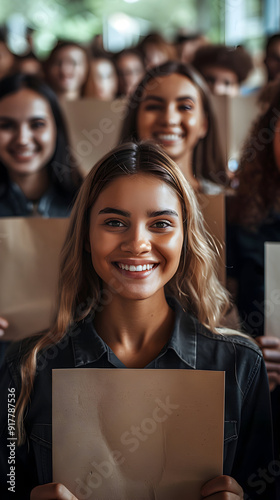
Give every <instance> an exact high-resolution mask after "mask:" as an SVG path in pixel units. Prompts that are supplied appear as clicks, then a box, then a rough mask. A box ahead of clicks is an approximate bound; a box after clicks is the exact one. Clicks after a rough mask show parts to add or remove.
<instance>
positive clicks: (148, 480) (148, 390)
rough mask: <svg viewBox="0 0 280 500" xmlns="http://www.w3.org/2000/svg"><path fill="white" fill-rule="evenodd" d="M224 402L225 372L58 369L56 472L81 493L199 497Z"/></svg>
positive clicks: (95, 499) (118, 498)
mask: <svg viewBox="0 0 280 500" xmlns="http://www.w3.org/2000/svg"><path fill="white" fill-rule="evenodd" d="M223 408H224V372H214V371H199V370H162V369H159V370H149V369H144V370H141V369H129V370H128V369H91V368H88V369H84V368H82V369H81V368H75V369H62V370H53V480H54V481H59V482H61V483H63V484H64V485H65V486H66V487H67V488H68V489H69V490H70V491H71V492H72V493H73V494H74V495H76V497H77V498H78V499H79V500H84V499H88V500H131V499H133V500H155V499H156V500H170V499H171V498H174V499H176V500H186V499H192V500H200V498H201V497H200V488H201V486H202V485H203V484H204V483H205V482H206V481H208V480H210V479H212V478H214V477H216V476H217V475H220V474H222V470H223V428H224V409H223Z"/></svg>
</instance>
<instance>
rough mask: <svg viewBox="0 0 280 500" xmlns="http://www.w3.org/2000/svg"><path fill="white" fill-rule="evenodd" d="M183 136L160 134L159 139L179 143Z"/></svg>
mask: <svg viewBox="0 0 280 500" xmlns="http://www.w3.org/2000/svg"><path fill="white" fill-rule="evenodd" d="M181 137H182V135H181V134H160V135H159V136H158V138H159V139H160V140H162V141H177V140H178V139H181Z"/></svg>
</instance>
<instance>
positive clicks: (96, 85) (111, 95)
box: [83, 51, 119, 101]
mask: <svg viewBox="0 0 280 500" xmlns="http://www.w3.org/2000/svg"><path fill="white" fill-rule="evenodd" d="M118 88H119V81H118V75H117V70H116V67H115V64H114V61H113V58H112V56H111V55H110V54H108V53H106V52H105V51H102V52H101V51H99V52H98V53H97V52H96V54H95V55H93V57H92V58H91V60H90V63H89V75H88V79H87V82H86V84H85V88H84V92H83V96H84V97H94V98H96V99H99V100H101V101H112V100H113V99H115V97H116V96H117V93H118Z"/></svg>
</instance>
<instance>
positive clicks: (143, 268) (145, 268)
mask: <svg viewBox="0 0 280 500" xmlns="http://www.w3.org/2000/svg"><path fill="white" fill-rule="evenodd" d="M118 266H119V268H120V269H123V270H125V271H132V272H135V271H150V269H152V268H153V267H154V264H144V265H143V266H141V265H139V266H128V265H127V264H121V263H118Z"/></svg>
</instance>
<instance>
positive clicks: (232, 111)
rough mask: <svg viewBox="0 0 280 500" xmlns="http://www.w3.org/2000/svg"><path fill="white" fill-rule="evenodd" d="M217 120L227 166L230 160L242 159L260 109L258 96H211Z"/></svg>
mask: <svg viewBox="0 0 280 500" xmlns="http://www.w3.org/2000/svg"><path fill="white" fill-rule="evenodd" d="M210 98H211V101H212V105H213V109H214V113H215V115H216V118H217V125H218V135H219V139H220V144H221V148H222V151H223V155H224V160H225V164H227V163H228V160H229V159H234V160H236V161H238V160H239V158H240V153H241V149H242V146H243V142H244V141H245V139H246V137H247V135H248V133H249V130H250V127H251V124H252V121H253V120H254V119H255V118H256V116H257V114H258V112H259V109H258V106H257V96H256V94H250V95H246V96H243V95H239V96H235V97H229V96H215V95H211V96H210Z"/></svg>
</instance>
